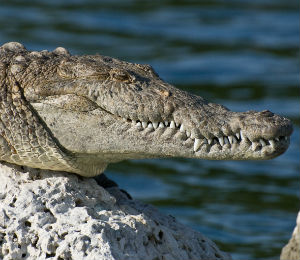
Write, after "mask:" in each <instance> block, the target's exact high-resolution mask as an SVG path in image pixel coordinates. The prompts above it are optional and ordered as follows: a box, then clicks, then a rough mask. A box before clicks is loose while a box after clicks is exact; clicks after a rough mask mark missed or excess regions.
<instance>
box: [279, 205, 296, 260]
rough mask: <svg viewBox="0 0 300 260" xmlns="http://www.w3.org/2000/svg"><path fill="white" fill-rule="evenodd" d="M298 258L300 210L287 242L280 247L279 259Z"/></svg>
mask: <svg viewBox="0 0 300 260" xmlns="http://www.w3.org/2000/svg"><path fill="white" fill-rule="evenodd" d="M299 259H300V211H299V213H298V217H297V225H296V227H295V229H294V231H293V234H292V237H291V239H290V241H289V242H288V244H287V245H286V246H285V247H284V248H283V249H282V251H281V255H280V260H299Z"/></svg>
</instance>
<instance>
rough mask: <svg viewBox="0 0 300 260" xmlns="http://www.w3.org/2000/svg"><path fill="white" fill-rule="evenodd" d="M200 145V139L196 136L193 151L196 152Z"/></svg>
mask: <svg viewBox="0 0 300 260" xmlns="http://www.w3.org/2000/svg"><path fill="white" fill-rule="evenodd" d="M200 145H201V142H200V139H197V138H196V139H195V142H194V152H196V151H197V150H198V149H199V147H200Z"/></svg>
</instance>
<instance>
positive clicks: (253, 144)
mask: <svg viewBox="0 0 300 260" xmlns="http://www.w3.org/2000/svg"><path fill="white" fill-rule="evenodd" d="M260 145H261V144H260V143H258V142H253V143H252V145H251V148H252V151H255V150H256V148H257V147H258V146H260Z"/></svg>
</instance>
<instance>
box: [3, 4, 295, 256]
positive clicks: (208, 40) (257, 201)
mask: <svg viewBox="0 0 300 260" xmlns="http://www.w3.org/2000/svg"><path fill="white" fill-rule="evenodd" d="M7 41H19V42H22V43H23V44H25V45H26V47H27V48H29V49H38V50H42V49H49V50H52V49H54V48H55V47H57V46H64V47H67V48H68V49H69V50H70V51H71V52H72V53H73V54H93V53H100V54H104V55H108V56H114V57H118V58H120V59H125V60H127V61H131V62H140V63H150V64H151V65H152V66H153V67H154V68H155V70H156V71H157V72H158V73H159V74H160V76H161V77H162V78H163V79H165V80H166V81H168V82H169V83H172V84H174V85H176V86H178V87H179V88H181V89H184V90H187V91H190V92H193V93H195V94H198V95H201V96H203V97H205V98H207V99H209V100H211V101H214V102H218V103H221V104H223V105H225V106H227V107H229V108H230V109H232V110H235V111H245V110H264V109H269V110H271V111H273V112H275V113H278V114H281V115H284V116H287V117H289V118H291V119H292V120H293V122H294V126H295V131H294V134H293V135H292V138H291V146H290V148H289V149H288V151H287V152H286V153H285V154H284V155H282V156H280V157H278V158H276V159H274V160H271V161H263V162H261V161H260V162H256V161H247V162H242V161H241V162H240V161H238V162H232V161H218V162H215V161H205V160H191V159H180V158H179V159H165V160H158V159H156V160H140V161H137V160H136V161H135V160H132V161H125V162H121V163H118V164H113V165H110V166H109V168H108V170H107V174H108V176H109V177H110V178H112V179H114V180H115V181H116V182H117V183H118V184H119V185H120V186H121V187H122V188H124V189H126V190H127V191H128V192H129V193H130V194H131V195H132V196H133V197H134V198H136V199H140V200H143V201H145V202H148V203H151V204H154V205H156V206H157V207H158V208H160V210H161V211H164V212H165V213H167V214H171V215H173V216H175V217H176V218H177V219H178V220H180V221H181V222H183V223H185V224H187V225H189V226H191V227H192V228H194V229H196V230H199V231H200V232H202V233H203V234H205V235H206V236H208V237H209V238H211V239H213V240H214V241H215V242H216V243H217V245H218V246H219V247H220V248H221V249H223V250H225V251H229V252H231V254H232V255H233V258H234V259H239V260H240V259H246V260H249V259H278V256H279V254H280V250H281V248H282V247H283V245H284V244H285V243H286V242H287V241H288V239H289V237H290V235H291V232H292V230H293V227H294V225H295V218H296V214H297V211H298V210H299V156H300V154H299V144H300V140H299V125H300V115H299V111H300V110H299V108H300V99H299V67H300V66H299V2H298V1H296V0H295V1H294V0H289V1H286V0H252V1H250V0H227V1H221V0H210V1H196V0H195V1H192V0H188V1H183V0H182V1H178V0H177V1H176V0H169V1H167V0H165V1H134V0H113V1H108V0H107V1H92V0H89V1H83V0H69V1H58V0H55V1H54V0H51V1H50V0H48V1H37V0H36V1H28V0H27V1H26V0H18V1H17V0H12V1H11V0H6V1H3V0H0V43H4V42H7Z"/></svg>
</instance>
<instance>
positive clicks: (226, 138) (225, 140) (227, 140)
mask: <svg viewBox="0 0 300 260" xmlns="http://www.w3.org/2000/svg"><path fill="white" fill-rule="evenodd" d="M224 143H225V144H229V139H228V137H227V136H225V137H224Z"/></svg>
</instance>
